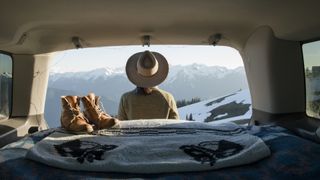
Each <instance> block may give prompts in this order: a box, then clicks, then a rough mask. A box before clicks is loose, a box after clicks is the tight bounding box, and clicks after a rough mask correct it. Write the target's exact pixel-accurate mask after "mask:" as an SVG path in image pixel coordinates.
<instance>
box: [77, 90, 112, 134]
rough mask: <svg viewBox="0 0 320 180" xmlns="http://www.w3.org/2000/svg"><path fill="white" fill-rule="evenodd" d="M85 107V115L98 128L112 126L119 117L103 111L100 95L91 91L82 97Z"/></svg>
mask: <svg viewBox="0 0 320 180" xmlns="http://www.w3.org/2000/svg"><path fill="white" fill-rule="evenodd" d="M81 101H82V103H83V107H84V111H83V113H84V115H85V116H86V118H88V120H89V121H90V122H92V123H93V124H94V125H95V126H97V128H98V129H105V128H111V127H113V126H114V125H115V124H116V123H117V121H118V120H117V119H116V118H113V117H111V116H110V115H109V114H107V113H105V112H103V111H102V110H101V108H100V106H99V102H100V97H99V96H95V95H94V94H93V93H89V94H88V95H87V96H84V97H82V98H81Z"/></svg>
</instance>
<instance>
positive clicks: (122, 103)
mask: <svg viewBox="0 0 320 180" xmlns="http://www.w3.org/2000/svg"><path fill="white" fill-rule="evenodd" d="M125 102H126V100H125V96H123V95H122V97H121V100H120V103H119V108H118V119H119V120H128V115H127V113H126V108H125Z"/></svg>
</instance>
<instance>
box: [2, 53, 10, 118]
mask: <svg viewBox="0 0 320 180" xmlns="http://www.w3.org/2000/svg"><path fill="white" fill-rule="evenodd" d="M11 93H12V59H11V57H10V56H8V55H6V54H2V53H0V120H3V119H7V118H8V117H9V115H10V112H11Z"/></svg>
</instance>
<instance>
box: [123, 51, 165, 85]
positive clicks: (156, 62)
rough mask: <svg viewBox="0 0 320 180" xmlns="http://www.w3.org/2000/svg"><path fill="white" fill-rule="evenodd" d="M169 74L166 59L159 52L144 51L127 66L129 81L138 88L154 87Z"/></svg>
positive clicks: (133, 56) (135, 55)
mask: <svg viewBox="0 0 320 180" xmlns="http://www.w3.org/2000/svg"><path fill="white" fill-rule="evenodd" d="M168 72H169V65H168V62H167V60H166V58H165V57H164V56H163V55H161V54H160V53H157V52H150V51H144V52H139V53H136V54H134V55H132V56H131V57H130V58H129V59H128V61H127V64H126V73H127V76H128V79H129V80H130V81H131V82H132V83H133V84H135V85H136V86H138V87H154V86H157V85H159V84H160V83H161V82H163V81H164V80H165V79H166V77H167V75H168Z"/></svg>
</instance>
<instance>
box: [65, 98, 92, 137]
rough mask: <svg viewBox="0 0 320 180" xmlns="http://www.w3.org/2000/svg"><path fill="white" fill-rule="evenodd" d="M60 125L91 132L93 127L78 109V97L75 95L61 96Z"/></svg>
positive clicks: (72, 129)
mask: <svg viewBox="0 0 320 180" xmlns="http://www.w3.org/2000/svg"><path fill="white" fill-rule="evenodd" d="M61 104H62V111H61V118H60V121H61V127H63V128H64V129H66V130H69V131H78V132H79V131H85V132H88V133H90V132H92V131H93V127H92V125H90V124H89V123H88V121H87V120H86V118H85V117H84V115H83V114H82V112H81V111H80V106H79V105H80V98H79V97H77V96H61Z"/></svg>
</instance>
